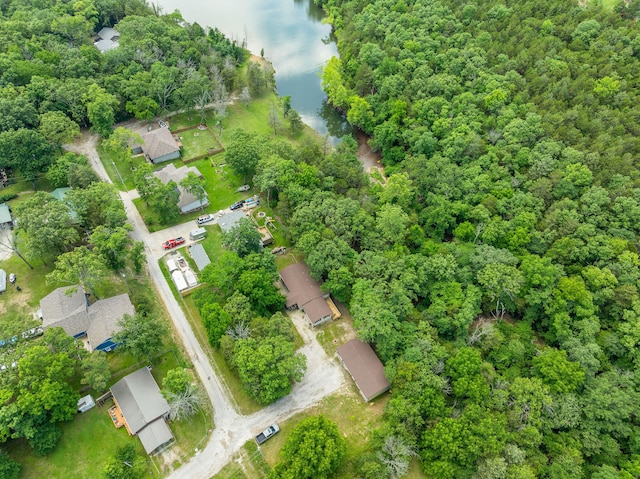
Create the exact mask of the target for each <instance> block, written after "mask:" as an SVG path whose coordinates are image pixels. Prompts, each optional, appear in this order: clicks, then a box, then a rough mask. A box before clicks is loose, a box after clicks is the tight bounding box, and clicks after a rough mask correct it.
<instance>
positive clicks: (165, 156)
mask: <svg viewBox="0 0 640 479" xmlns="http://www.w3.org/2000/svg"><path fill="white" fill-rule="evenodd" d="M142 140H143V144H142V151H143V152H144V154H145V156H146V157H147V159H148V160H149V161H150V162H151V163H163V162H165V161H171V160H175V159H177V158H180V145H178V142H177V141H176V139H175V138H174V137H173V134H172V133H171V132H170V131H169V129H168V128H156V129H155V130H151V131H148V132H146V133H145V134H144V135H142Z"/></svg>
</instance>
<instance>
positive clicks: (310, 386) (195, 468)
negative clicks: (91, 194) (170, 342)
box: [67, 132, 345, 479]
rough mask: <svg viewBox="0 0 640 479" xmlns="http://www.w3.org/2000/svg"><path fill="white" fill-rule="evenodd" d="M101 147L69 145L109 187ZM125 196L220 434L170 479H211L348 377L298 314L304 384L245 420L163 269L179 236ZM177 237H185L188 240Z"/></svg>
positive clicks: (91, 140)
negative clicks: (165, 242) (167, 242)
mask: <svg viewBox="0 0 640 479" xmlns="http://www.w3.org/2000/svg"><path fill="white" fill-rule="evenodd" d="M97 141H98V138H97V136H95V135H92V134H89V133H88V132H85V133H83V136H82V138H81V139H80V140H79V141H77V142H76V143H74V145H69V146H68V147H67V149H69V150H71V151H75V152H77V153H82V154H85V155H86V156H87V157H88V158H89V160H90V163H91V166H92V167H93V168H94V169H95V171H96V172H97V173H98V175H99V176H100V177H101V178H103V179H104V180H105V181H110V180H109V176H108V175H107V172H106V170H105V169H104V167H103V165H102V163H101V162H100V158H99V156H98V154H97V151H96V148H95V147H96V144H97ZM120 196H121V198H122V201H123V203H124V205H125V210H126V212H127V218H128V221H129V222H130V223H131V225H132V226H133V231H132V233H131V234H132V237H133V239H134V240H136V241H142V242H143V243H144V244H145V253H146V257H147V264H148V268H149V274H150V276H151V279H152V280H153V282H154V284H155V286H156V289H157V291H158V295H159V296H160V298H161V299H162V301H163V302H164V304H165V306H166V309H167V311H168V313H169V315H170V317H171V319H172V321H173V324H174V327H175V330H176V332H177V334H178V335H179V336H180V339H181V340H182V342H183V344H184V347H185V350H186V352H187V354H188V355H189V356H190V357H191V360H192V362H193V364H194V368H195V371H196V372H197V374H198V376H200V380H201V381H202V384H203V385H204V388H205V390H206V392H207V395H208V397H209V399H210V400H211V404H212V405H213V409H214V423H215V429H214V431H213V433H212V434H211V437H210V438H209V442H208V443H207V445H206V447H205V448H204V449H203V450H202V451H200V452H199V453H198V454H196V455H195V456H194V457H193V458H192V459H191V460H190V461H189V462H188V463H186V464H184V465H183V466H181V467H180V468H179V469H177V470H175V471H173V473H172V474H171V475H170V476H169V477H170V478H171V479H209V478H211V477H212V476H213V475H214V474H216V473H217V472H218V471H220V469H221V468H222V467H224V465H225V464H227V462H229V460H230V459H231V457H232V456H233V454H234V453H236V452H237V451H238V450H239V449H240V448H241V447H242V445H243V444H244V443H245V442H246V441H248V440H250V439H251V438H252V436H253V435H254V434H257V433H258V432H259V431H261V430H263V429H264V428H265V427H266V426H268V425H269V424H271V423H273V422H274V421H283V420H285V419H287V418H289V417H291V416H293V415H294V414H297V413H298V412H301V411H304V410H305V409H307V408H309V407H310V406H312V405H314V404H316V403H317V402H319V401H321V400H322V399H323V398H324V397H326V396H328V395H330V394H332V393H334V392H336V391H337V390H339V389H340V388H341V387H342V386H343V384H344V382H345V376H344V373H343V370H342V368H341V367H340V366H339V365H338V363H337V361H336V360H335V359H332V358H329V357H328V356H327V355H326V353H325V351H324V349H323V348H322V347H321V346H320V345H319V344H318V342H317V340H316V339H315V333H314V332H313V331H312V330H311V326H310V325H308V323H307V322H306V321H305V319H304V317H303V315H302V313H300V312H294V313H292V315H291V318H292V320H293V322H294V324H295V325H296V328H297V329H298V331H299V332H300V334H301V336H302V337H303V339H304V342H305V344H304V346H303V347H302V348H301V349H300V351H299V352H301V353H303V354H305V356H306V357H307V372H306V373H305V375H304V377H303V378H302V381H301V382H300V383H298V384H296V385H295V386H294V387H293V391H292V392H291V394H289V395H288V396H286V397H284V398H282V399H280V400H279V401H277V402H275V403H274V404H271V405H270V406H268V407H266V408H264V409H262V410H261V411H259V412H257V413H255V414H252V415H249V416H246V415H241V414H239V413H238V412H237V411H236V410H235V409H234V408H233V406H232V405H231V403H230V401H229V400H228V397H227V396H228V392H227V391H226V390H225V388H224V385H223V384H222V382H221V381H220V379H219V378H218V376H217V375H216V374H215V371H214V370H213V368H212V367H211V364H210V363H209V360H208V358H207V356H206V355H205V353H204V351H203V350H202V348H201V346H200V343H199V342H198V341H197V339H196V337H195V335H194V334H193V331H192V329H191V327H190V325H189V323H188V321H187V318H186V317H185V315H184V312H183V311H182V309H181V308H180V305H179V304H178V302H177V301H176V299H175V298H174V296H173V294H172V292H171V289H170V288H169V285H168V284H167V282H166V281H165V279H164V277H163V276H162V273H161V271H160V267H159V266H158V262H157V259H158V255H159V254H160V255H161V254H162V252H158V248H157V246H156V243H157V244H159V243H160V242H159V241H158V234H159V233H162V234H163V235H168V236H167V237H172V236H174V235H172V234H171V231H173V230H171V231H164V232H158V233H154V234H151V233H149V231H148V230H147V228H146V226H145V224H144V221H143V220H142V218H141V217H140V215H139V213H138V211H137V209H136V208H135V207H134V205H133V201H132V200H133V199H134V198H135V197H136V192H135V191H134V192H121V193H120ZM187 227H188V228H190V229H193V227H194V222H189V223H186V224H184V225H182V226H178V227H174V228H187ZM176 231H182V229H176ZM187 231H189V230H187ZM175 236H184V234H177V235H175Z"/></svg>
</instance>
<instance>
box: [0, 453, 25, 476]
mask: <svg viewBox="0 0 640 479" xmlns="http://www.w3.org/2000/svg"><path fill="white" fill-rule="evenodd" d="M18 477H20V464H18V463H17V462H16V461H14V460H13V459H11V457H9V454H7V453H6V452H4V451H0V479H18Z"/></svg>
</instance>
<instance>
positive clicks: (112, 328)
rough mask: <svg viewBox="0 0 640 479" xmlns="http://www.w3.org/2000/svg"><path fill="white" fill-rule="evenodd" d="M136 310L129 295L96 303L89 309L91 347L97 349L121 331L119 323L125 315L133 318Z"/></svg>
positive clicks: (120, 295) (88, 331) (88, 332)
mask: <svg viewBox="0 0 640 479" xmlns="http://www.w3.org/2000/svg"><path fill="white" fill-rule="evenodd" d="M135 312H136V311H135V309H134V307H133V304H131V300H130V299H129V295H128V294H126V293H125V294H119V295H118V296H113V297H111V298H106V299H101V300H100V301H96V302H95V303H94V304H92V305H91V306H90V307H89V323H90V326H89V329H88V330H87V336H88V337H89V340H90V341H91V346H92V347H96V346H98V345H99V344H102V342H103V341H106V340H107V339H109V338H111V336H113V334H114V333H116V332H118V331H120V325H119V324H118V322H119V321H120V320H121V319H122V317H123V316H124V315H125V314H128V315H131V316H133V315H134V314H135Z"/></svg>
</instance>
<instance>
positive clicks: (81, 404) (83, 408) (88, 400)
mask: <svg viewBox="0 0 640 479" xmlns="http://www.w3.org/2000/svg"><path fill="white" fill-rule="evenodd" d="M95 405H96V402H95V401H94V400H93V396H91V394H87V395H86V396H85V397H81V398H80V399H78V412H87V411H88V410H89V409H91V408H92V407H95Z"/></svg>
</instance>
